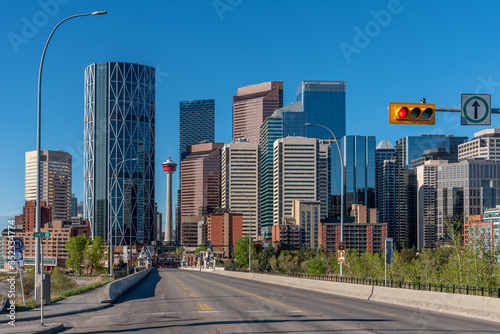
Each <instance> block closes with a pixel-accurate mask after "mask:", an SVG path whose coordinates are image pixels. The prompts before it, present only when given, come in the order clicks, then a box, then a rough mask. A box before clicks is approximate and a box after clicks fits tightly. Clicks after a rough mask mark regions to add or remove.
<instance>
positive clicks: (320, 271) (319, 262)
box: [307, 251, 328, 275]
mask: <svg viewBox="0 0 500 334" xmlns="http://www.w3.org/2000/svg"><path fill="white" fill-rule="evenodd" d="M327 268H328V257H327V256H326V254H325V253H324V252H321V251H320V252H318V253H316V255H315V256H314V257H313V258H312V259H310V260H308V261H307V273H308V274H310V275H324V274H326V270H327Z"/></svg>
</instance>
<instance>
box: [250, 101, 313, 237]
mask: <svg viewBox="0 0 500 334" xmlns="http://www.w3.org/2000/svg"><path fill="white" fill-rule="evenodd" d="M305 123H306V118H305V113H304V111H303V109H302V101H299V102H294V103H292V104H290V105H287V106H284V107H282V108H279V109H276V111H274V113H273V114H272V115H271V116H270V117H268V118H267V119H266V120H265V121H264V123H262V125H261V127H260V133H259V153H260V218H259V221H260V225H261V234H262V236H263V237H264V239H267V238H271V237H272V226H273V147H274V142H275V141H276V140H277V139H279V138H283V137H287V136H302V137H305V136H306V127H305Z"/></svg>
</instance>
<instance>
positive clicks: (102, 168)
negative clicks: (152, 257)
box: [84, 62, 155, 245]
mask: <svg viewBox="0 0 500 334" xmlns="http://www.w3.org/2000/svg"><path fill="white" fill-rule="evenodd" d="M154 181H155V69H154V68H153V67H150V66H145V65H140V64H131V63H123V62H105V63H96V64H92V65H90V66H88V67H87V68H86V69H85V149H84V218H85V219H86V220H89V221H90V225H91V231H92V232H91V233H92V236H98V235H99V236H101V237H103V238H105V239H108V240H109V238H111V239H112V241H113V244H115V245H130V244H132V243H139V244H142V243H150V242H151V241H152V240H154V237H155V236H154V230H155V228H154V224H155V208H154V206H155V200H154V196H155V183H154ZM109 226H111V229H109Z"/></svg>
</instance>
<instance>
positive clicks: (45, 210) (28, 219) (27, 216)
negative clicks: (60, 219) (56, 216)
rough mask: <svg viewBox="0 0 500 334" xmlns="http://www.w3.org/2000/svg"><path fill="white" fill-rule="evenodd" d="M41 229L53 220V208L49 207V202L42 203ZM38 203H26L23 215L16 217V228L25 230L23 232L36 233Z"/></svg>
mask: <svg viewBox="0 0 500 334" xmlns="http://www.w3.org/2000/svg"><path fill="white" fill-rule="evenodd" d="M40 212H41V215H40V227H41V228H42V227H44V226H45V224H47V223H49V222H50V221H51V220H52V208H51V207H50V206H47V202H45V201H41V202H40ZM35 213H36V201H26V204H25V205H24V206H23V213H22V214H20V215H19V216H16V217H15V221H16V227H17V228H19V229H21V228H22V229H23V232H35V225H36V214H35Z"/></svg>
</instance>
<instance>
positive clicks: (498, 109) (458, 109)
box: [436, 108, 500, 114]
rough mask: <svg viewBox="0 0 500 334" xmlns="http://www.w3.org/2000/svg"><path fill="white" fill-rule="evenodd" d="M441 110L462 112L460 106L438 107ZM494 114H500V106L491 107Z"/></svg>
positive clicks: (437, 109)
mask: <svg viewBox="0 0 500 334" xmlns="http://www.w3.org/2000/svg"><path fill="white" fill-rule="evenodd" d="M436 111H439V112H462V109H460V108H436ZM491 113H492V114H500V108H491Z"/></svg>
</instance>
